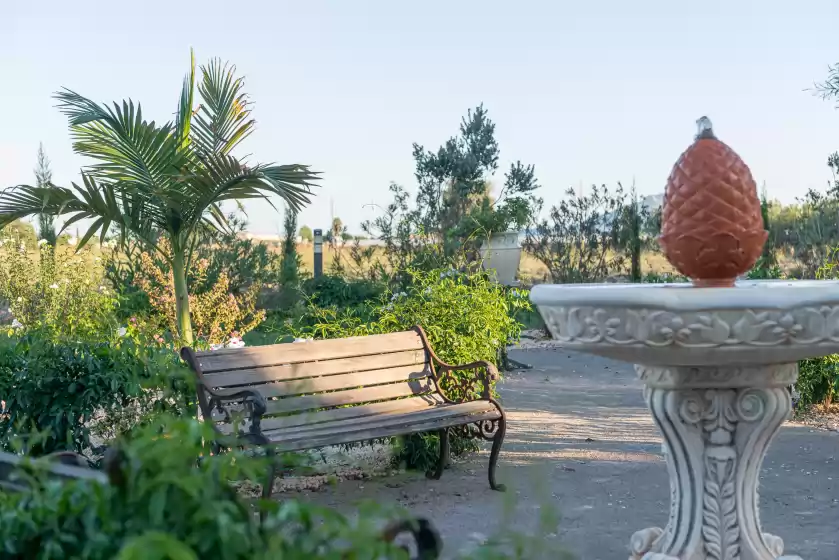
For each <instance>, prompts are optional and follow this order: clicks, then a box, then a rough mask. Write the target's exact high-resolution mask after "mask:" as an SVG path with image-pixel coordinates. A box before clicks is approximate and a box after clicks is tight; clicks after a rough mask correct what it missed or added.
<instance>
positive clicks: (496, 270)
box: [481, 231, 521, 286]
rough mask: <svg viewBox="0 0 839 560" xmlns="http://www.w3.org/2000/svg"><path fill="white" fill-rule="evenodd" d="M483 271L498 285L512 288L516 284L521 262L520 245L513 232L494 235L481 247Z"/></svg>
mask: <svg viewBox="0 0 839 560" xmlns="http://www.w3.org/2000/svg"><path fill="white" fill-rule="evenodd" d="M481 258H482V259H483V267H484V270H486V271H488V272H490V273H491V274H493V275H494V276H495V277H496V279H497V281H498V283H499V284H503V285H505V286H512V285H515V284H516V283H517V275H518V271H519V263H520V262H521V243H520V242H519V234H518V232H515V231H508V232H506V233H496V234H494V235H493V236H492V237H490V238H489V239H488V240H486V241H484V243H483V245H482V246H481Z"/></svg>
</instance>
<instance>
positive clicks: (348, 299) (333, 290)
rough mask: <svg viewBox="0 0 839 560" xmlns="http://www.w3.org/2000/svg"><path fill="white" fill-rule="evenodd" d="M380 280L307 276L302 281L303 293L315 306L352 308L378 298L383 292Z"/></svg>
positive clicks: (335, 276) (327, 275)
mask: <svg viewBox="0 0 839 560" xmlns="http://www.w3.org/2000/svg"><path fill="white" fill-rule="evenodd" d="M385 290H386V286H385V285H384V284H383V283H381V282H375V281H373V280H366V279H357V280H355V279H353V280H347V279H346V278H343V277H342V276H337V275H332V274H325V275H323V276H321V277H319V278H309V279H308V280H306V281H305V282H304V283H303V293H304V294H306V296H308V298H309V300H310V303H311V304H312V305H314V306H317V307H333V306H334V307H340V308H354V307H359V306H362V305H366V304H369V303H370V302H371V301H373V300H378V299H379V298H380V297H381V295H382V294H383V293H384V292H385Z"/></svg>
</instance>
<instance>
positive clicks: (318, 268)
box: [314, 229, 323, 278]
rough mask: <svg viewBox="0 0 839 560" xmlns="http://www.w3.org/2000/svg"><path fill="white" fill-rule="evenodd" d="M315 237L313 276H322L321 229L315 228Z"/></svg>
mask: <svg viewBox="0 0 839 560" xmlns="http://www.w3.org/2000/svg"><path fill="white" fill-rule="evenodd" d="M314 237H315V243H314V245H315V278H320V277H321V276H323V230H320V229H316V230H315V231H314Z"/></svg>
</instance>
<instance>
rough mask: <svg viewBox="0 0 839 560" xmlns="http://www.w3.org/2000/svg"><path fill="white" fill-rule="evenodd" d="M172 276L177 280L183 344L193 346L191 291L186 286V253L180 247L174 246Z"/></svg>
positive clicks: (178, 315) (176, 291) (176, 307)
mask: <svg viewBox="0 0 839 560" xmlns="http://www.w3.org/2000/svg"><path fill="white" fill-rule="evenodd" d="M172 276H173V277H174V280H175V317H176V319H177V320H178V331H180V332H179V333H178V334H179V335H180V338H181V344H184V345H186V346H192V342H193V339H192V320H191V319H190V316H189V291H188V290H187V286H186V267H185V266H184V254H183V250H181V248H180V247H175V246H174V244H173V246H172Z"/></svg>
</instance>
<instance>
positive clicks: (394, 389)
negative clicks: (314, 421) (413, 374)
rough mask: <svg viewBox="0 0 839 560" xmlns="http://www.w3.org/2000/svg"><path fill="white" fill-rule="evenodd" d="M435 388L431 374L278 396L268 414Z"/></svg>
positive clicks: (425, 392) (389, 396)
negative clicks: (362, 385)
mask: <svg viewBox="0 0 839 560" xmlns="http://www.w3.org/2000/svg"><path fill="white" fill-rule="evenodd" d="M434 390H435V385H434V381H432V380H431V378H429V377H423V378H421V379H414V380H411V381H408V382H406V383H391V384H390V385H378V386H375V387H363V388H361V389H349V390H347V391H335V392H333V393H320V394H318V395H305V396H302V397H288V398H285V399H275V400H269V401H268V403H267V405H268V406H267V410H266V416H270V415H273V414H286V413H291V412H303V411H305V410H313V409H317V408H328V407H333V406H344V405H355V404H362V403H370V402H376V401H384V400H389V399H398V398H401V397H410V396H414V395H423V394H428V393H431V392H432V391H434Z"/></svg>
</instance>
